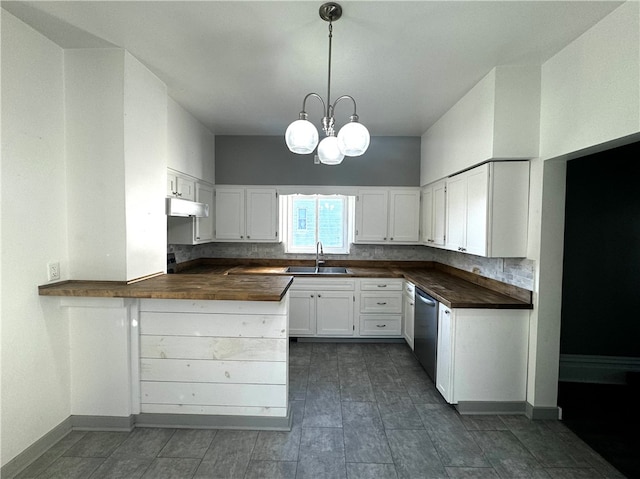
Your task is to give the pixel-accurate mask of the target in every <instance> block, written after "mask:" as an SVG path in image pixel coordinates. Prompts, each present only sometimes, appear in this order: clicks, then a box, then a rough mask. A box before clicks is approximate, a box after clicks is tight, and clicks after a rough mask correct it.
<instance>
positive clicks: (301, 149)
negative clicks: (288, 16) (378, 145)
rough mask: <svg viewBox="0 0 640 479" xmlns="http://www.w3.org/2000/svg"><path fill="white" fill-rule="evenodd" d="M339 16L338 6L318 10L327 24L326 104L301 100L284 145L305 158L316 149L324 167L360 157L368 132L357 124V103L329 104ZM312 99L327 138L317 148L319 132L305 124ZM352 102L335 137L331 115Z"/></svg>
mask: <svg viewBox="0 0 640 479" xmlns="http://www.w3.org/2000/svg"><path fill="white" fill-rule="evenodd" d="M341 16H342V7H341V6H340V5H338V4H337V3H333V2H329V3H325V4H323V5H322V6H321V7H320V18H322V19H323V20H324V21H326V22H329V68H328V80H327V102H326V103H325V102H324V100H323V99H322V97H321V96H320V95H318V94H317V93H309V94H307V95H306V96H305V97H304V100H302V111H301V112H300V115H299V119H298V120H295V121H294V122H293V123H291V124H290V125H289V127H288V128H287V131H286V133H285V135H284V136H285V141H286V143H287V146H288V147H289V150H291V151H292V152H293V153H298V154H301V155H306V154H308V153H311V152H313V150H314V149H315V148H316V146H317V147H318V158H319V160H320V162H321V163H324V164H325V165H337V164H339V163H342V160H343V159H344V157H345V156H360V155H362V154H363V153H364V152H365V151H367V148H368V147H369V141H370V136H369V130H367V128H366V127H365V126H364V125H363V124H362V123H360V122H359V121H358V115H357V113H356V101H355V100H354V99H353V97H351V96H349V95H342V96H340V97H338V98H337V99H336V100H335V101H334V102H333V103H331V40H332V37H333V22H334V21H336V20H338V19H339V18H340V17H341ZM309 97H314V98H317V99H318V100H320V102H321V103H322V110H323V113H324V117H323V118H322V131H324V133H325V135H326V137H325V138H324V139H323V140H322V141H321V142H320V144H318V130H317V129H316V127H315V126H314V125H313V123H311V122H310V121H309V120H307V117H308V115H307V112H306V109H305V108H306V103H307V98H309ZM347 99H348V100H351V101H352V102H353V115H351V116H350V117H349V123H347V124H346V125H344V126H343V127H342V128H341V129H340V131H339V132H338V136H336V134H335V130H334V126H335V120H334V116H333V115H334V111H335V108H336V105H337V104H338V102H340V101H342V100H347Z"/></svg>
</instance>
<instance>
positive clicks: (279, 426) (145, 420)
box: [135, 408, 293, 431]
mask: <svg viewBox="0 0 640 479" xmlns="http://www.w3.org/2000/svg"><path fill="white" fill-rule="evenodd" d="M292 421H293V414H292V413H291V408H289V413H288V415H287V416H284V417H272V416H215V415H207V414H155V413H154V414H151V413H142V414H137V415H136V416H135V425H136V427H168V428H179V429H253V430H260V431H290V430H291V424H292Z"/></svg>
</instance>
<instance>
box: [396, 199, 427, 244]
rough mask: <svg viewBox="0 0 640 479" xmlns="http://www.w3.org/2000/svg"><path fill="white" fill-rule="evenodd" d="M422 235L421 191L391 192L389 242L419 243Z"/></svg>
mask: <svg viewBox="0 0 640 479" xmlns="http://www.w3.org/2000/svg"><path fill="white" fill-rule="evenodd" d="M419 234H420V191H419V190H402V191H391V192H390V194H389V241H393V242H394V243H417V242H418V239H419Z"/></svg>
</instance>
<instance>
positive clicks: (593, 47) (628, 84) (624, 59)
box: [528, 2, 640, 407]
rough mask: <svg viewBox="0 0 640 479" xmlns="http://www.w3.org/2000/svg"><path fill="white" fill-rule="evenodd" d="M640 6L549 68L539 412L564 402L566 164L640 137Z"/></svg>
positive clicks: (536, 230)
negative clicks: (561, 394) (595, 150)
mask: <svg viewBox="0 0 640 479" xmlns="http://www.w3.org/2000/svg"><path fill="white" fill-rule="evenodd" d="M639 5H640V4H638V3H637V2H627V3H625V4H623V5H622V6H620V7H619V8H617V9H616V10H614V11H613V12H612V13H611V14H609V15H608V16H607V17H605V18H604V19H603V20H601V21H600V22H599V23H598V24H597V25H595V26H594V27H592V28H591V29H590V30H588V31H587V32H585V33H584V34H583V35H582V36H580V37H579V38H578V39H576V40H575V41H574V42H572V43H571V44H570V45H568V46H567V47H566V48H564V49H563V50H562V51H560V52H559V53H558V54H556V55H555V56H554V57H552V58H551V59H549V60H548V61H547V62H546V63H545V64H544V65H543V66H542V83H541V84H542V89H541V113H540V117H541V123H540V153H541V158H539V159H538V160H536V161H534V162H533V163H532V170H531V171H532V180H531V203H530V204H531V207H530V212H529V215H530V218H529V222H530V228H529V255H528V256H529V257H530V258H532V259H535V260H536V266H537V271H536V285H537V287H536V291H534V309H533V311H532V314H531V339H530V351H531V354H530V358H529V389H528V400H529V402H530V403H531V404H533V405H535V406H540V407H545V406H555V405H556V403H557V382H558V358H559V347H560V346H559V344H560V320H561V305H562V256H563V238H564V201H565V181H566V160H567V158H571V157H574V156H575V155H578V154H579V153H575V152H578V151H581V150H585V149H590V148H597V146H598V145H602V144H604V143H608V142H613V143H615V142H616V141H618V140H619V139H621V138H625V137H628V136H629V135H636V134H638V133H639V132H640V10H639ZM602 148H605V146H602ZM572 161H580V160H579V159H575V160H572Z"/></svg>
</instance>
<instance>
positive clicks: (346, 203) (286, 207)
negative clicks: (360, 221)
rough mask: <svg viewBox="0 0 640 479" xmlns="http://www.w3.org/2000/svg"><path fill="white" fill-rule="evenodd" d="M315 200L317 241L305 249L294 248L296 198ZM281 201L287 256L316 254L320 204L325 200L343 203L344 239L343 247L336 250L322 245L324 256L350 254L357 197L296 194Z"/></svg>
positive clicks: (316, 238)
mask: <svg viewBox="0 0 640 479" xmlns="http://www.w3.org/2000/svg"><path fill="white" fill-rule="evenodd" d="M301 197H302V198H309V199H311V198H313V199H314V201H315V215H316V218H317V219H316V228H315V235H314V236H315V241H314V244H313V246H305V247H293V246H292V245H293V230H294V227H293V219H294V210H293V208H294V200H295V199H296V198H301ZM280 198H281V201H283V208H282V211H283V215H282V220H283V221H282V226H283V229H284V230H285V232H286V234H284V235H283V240H285V241H284V243H285V245H284V246H285V248H284V249H285V251H284V252H285V253H287V254H316V244H317V242H318V228H319V226H320V223H319V221H318V218H319V215H318V210H319V204H320V202H321V201H322V200H323V199H331V200H336V199H341V200H342V203H343V212H344V217H343V223H342V237H343V239H344V243H343V246H341V247H339V248H336V247H331V246H325V245H324V244H323V245H322V249H323V251H324V254H349V250H350V246H351V243H353V230H354V216H355V215H354V210H355V197H354V196H349V195H343V194H321V193H312V194H302V193H295V194H289V195H281V196H280Z"/></svg>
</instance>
